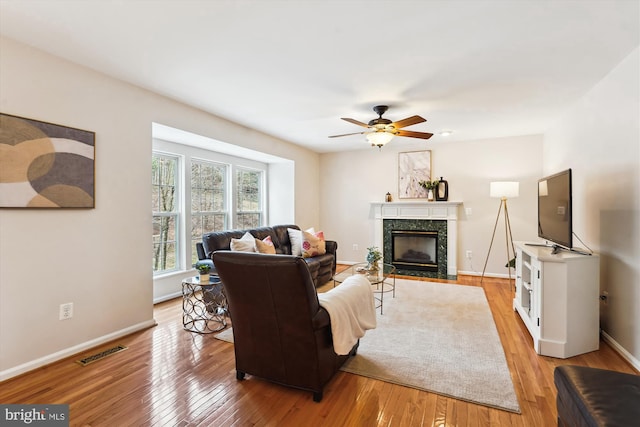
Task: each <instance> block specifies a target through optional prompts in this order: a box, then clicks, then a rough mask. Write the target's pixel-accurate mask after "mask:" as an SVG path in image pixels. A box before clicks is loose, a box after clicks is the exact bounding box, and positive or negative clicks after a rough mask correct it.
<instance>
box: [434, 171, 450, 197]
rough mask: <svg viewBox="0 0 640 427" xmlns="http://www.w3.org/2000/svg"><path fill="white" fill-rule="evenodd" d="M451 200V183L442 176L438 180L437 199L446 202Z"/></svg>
mask: <svg viewBox="0 0 640 427" xmlns="http://www.w3.org/2000/svg"><path fill="white" fill-rule="evenodd" d="M447 200H449V183H448V182H447V181H446V180H445V179H444V178H442V177H440V179H439V180H438V188H436V201H437V202H446V201H447Z"/></svg>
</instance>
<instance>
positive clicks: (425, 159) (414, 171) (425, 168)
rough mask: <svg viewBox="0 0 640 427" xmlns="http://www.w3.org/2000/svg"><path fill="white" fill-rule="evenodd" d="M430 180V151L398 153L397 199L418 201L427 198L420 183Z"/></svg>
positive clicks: (425, 191)
mask: <svg viewBox="0 0 640 427" xmlns="http://www.w3.org/2000/svg"><path fill="white" fill-rule="evenodd" d="M430 179H431V151H429V150H426V151H411V152H406V153H398V197H399V198H401V199H419V198H424V197H427V190H426V189H425V188H423V187H422V186H421V185H420V181H428V180H430Z"/></svg>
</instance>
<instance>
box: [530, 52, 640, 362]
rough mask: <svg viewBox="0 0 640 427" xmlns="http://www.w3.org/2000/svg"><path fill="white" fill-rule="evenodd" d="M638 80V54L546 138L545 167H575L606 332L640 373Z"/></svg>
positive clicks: (580, 226)
mask: <svg viewBox="0 0 640 427" xmlns="http://www.w3.org/2000/svg"><path fill="white" fill-rule="evenodd" d="M638 76H640V59H639V53H638V49H637V48H636V50H635V51H634V52H632V53H631V54H630V55H629V56H628V57H627V58H626V59H625V60H624V61H623V62H622V63H621V64H620V65H618V67H616V68H615V69H613V70H612V71H611V72H610V73H609V75H607V76H606V77H605V78H604V79H603V80H602V81H601V82H600V83H598V84H597V85H596V86H595V87H593V88H592V89H591V90H590V91H589V92H588V93H587V94H586V95H585V96H584V97H583V98H582V99H581V100H580V101H579V102H578V103H576V105H574V106H573V107H572V108H571V109H569V110H568V111H567V112H566V114H565V115H564V116H563V117H561V118H559V119H558V121H557V123H556V124H555V125H554V126H553V127H552V128H551V129H550V130H549V132H547V133H546V134H545V137H544V145H543V147H544V148H543V153H544V154H543V164H544V169H545V172H546V173H553V172H557V171H559V170H562V169H566V168H569V167H570V168H572V174H573V221H574V222H573V227H574V232H575V233H576V234H577V235H578V236H579V237H580V239H582V240H583V241H584V242H585V243H586V244H587V245H588V246H590V247H591V248H592V249H593V250H594V251H596V252H599V253H600V254H601V263H600V270H601V272H600V288H601V289H602V290H603V291H607V292H608V293H609V300H608V304H606V305H605V304H603V303H601V325H602V329H603V331H604V332H605V333H606V334H607V336H608V337H610V339H611V340H612V341H613V342H614V345H616V346H619V349H621V351H622V352H623V353H627V358H629V359H631V360H632V362H633V363H634V365H635V366H636V368H638V369H640V84H639V78H638ZM574 242H575V240H574ZM574 244H575V245H578V246H580V242H579V241H578V242H575V243H574Z"/></svg>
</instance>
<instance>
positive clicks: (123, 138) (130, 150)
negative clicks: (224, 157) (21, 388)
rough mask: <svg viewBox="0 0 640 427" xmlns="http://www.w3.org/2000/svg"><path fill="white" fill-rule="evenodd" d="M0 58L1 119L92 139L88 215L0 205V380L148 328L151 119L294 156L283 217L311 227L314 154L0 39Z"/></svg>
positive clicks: (315, 214) (314, 198)
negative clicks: (289, 202) (85, 133)
mask: <svg viewBox="0 0 640 427" xmlns="http://www.w3.org/2000/svg"><path fill="white" fill-rule="evenodd" d="M0 52H2V54H1V55H0V110H1V111H2V112H3V113H7V114H14V115H18V116H23V117H28V118H32V119H36V120H43V121H47V122H51V123H56V124H61V125H66V126H71V127H77V128H81V129H86V130H91V131H94V132H95V133H96V192H95V194H96V208H95V209H89V210H29V209H0V380H2V379H4V378H7V377H10V376H13V375H16V374H18V373H20V372H23V371H25V370H28V369H32V368H34V367H37V366H40V365H42V364H45V363H48V362H51V361H53V360H56V359H59V358H62V357H66V356H68V355H71V354H73V353H76V352H79V351H82V350H84V349H86V348H88V347H91V346H95V345H97V344H99V343H101V342H103V341H104V340H106V339H109V338H114V337H116V336H118V335H121V334H124V333H128V332H131V331H133V330H136V329H139V328H144V327H147V326H149V325H152V324H153V323H154V321H153V304H152V299H153V283H152V280H153V279H152V272H151V259H152V252H151V245H150V242H151V211H150V206H151V186H150V172H149V171H150V167H151V139H152V135H151V129H152V122H157V123H162V124H165V125H168V126H173V127H176V128H178V129H182V130H187V131H190V132H193V133H196V134H199V135H204V136H208V137H211V138H214V139H218V140H220V141H226V142H229V143H232V144H236V145H240V146H244V147H247V148H252V149H254V150H258V151H262V152H267V153H269V154H273V155H276V156H280V157H283V158H287V159H291V160H294V161H295V163H296V168H295V169H296V170H295V173H296V178H295V181H296V182H304V185H301V186H298V185H296V189H295V221H296V222H298V223H300V224H302V225H306V224H310V225H312V224H317V223H319V218H320V216H319V211H318V196H317V195H318V193H319V188H320V183H319V182H318V174H319V155H318V154H316V153H314V152H311V151H309V150H306V149H303V148H301V147H299V146H295V145H292V144H289V143H287V142H285V141H281V140H278V139H275V138H272V137H268V136H266V135H263V134H261V133H259V132H256V131H253V130H251V129H248V128H244V127H241V126H238V125H235V124H233V123H231V122H228V121H225V120H222V119H219V118H217V117H214V116H212V115H209V114H206V113H204V112H202V111H200V110H197V109H195V108H191V107H188V106H186V105H183V104H180V103H178V102H175V101H172V100H170V99H167V98H164V97H162V96H159V95H156V94H153V93H150V92H148V91H145V90H142V89H139V88H136V87H134V86H131V85H128V84H125V83H123V82H120V81H118V80H115V79H112V78H109V77H106V76H104V75H102V74H100V73H97V72H94V71H92V70H89V69H86V68H84V67H81V66H78V65H75V64H72V63H69V62H67V61H64V60H62V59H59V58H56V57H54V56H51V55H48V54H45V53H43V52H41V51H38V50H34V49H32V48H30V47H27V46H26V45H23V44H20V43H16V42H14V41H12V40H9V39H6V38H2V39H0ZM67 302H73V303H74V311H75V312H74V316H73V318H72V319H70V320H65V321H59V320H58V309H59V305H60V304H62V303H67Z"/></svg>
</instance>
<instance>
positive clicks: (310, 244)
mask: <svg viewBox="0 0 640 427" xmlns="http://www.w3.org/2000/svg"><path fill="white" fill-rule="evenodd" d="M309 230H313V228H310V229H309ZM309 230H307V231H303V232H302V256H303V257H304V258H311V257H314V256H318V255H323V254H325V253H327V249H326V244H325V242H324V233H323V232H322V231H318V232H315V231H309Z"/></svg>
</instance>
